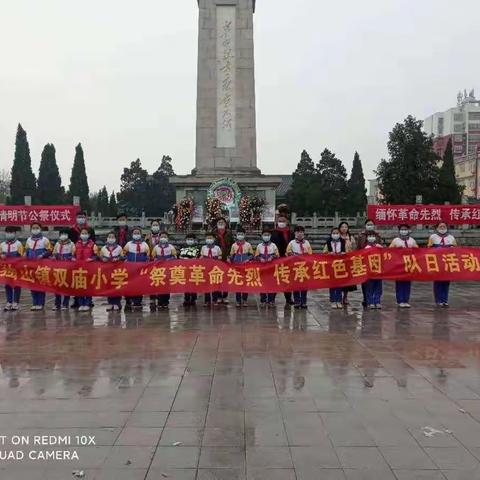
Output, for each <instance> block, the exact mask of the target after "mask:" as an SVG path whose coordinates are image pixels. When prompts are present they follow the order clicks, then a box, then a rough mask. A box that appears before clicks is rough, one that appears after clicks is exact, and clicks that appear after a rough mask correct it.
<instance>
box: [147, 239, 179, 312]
mask: <svg viewBox="0 0 480 480" xmlns="http://www.w3.org/2000/svg"><path fill="white" fill-rule="evenodd" d="M152 258H153V260H156V261H164V260H173V259H174V258H177V250H176V249H175V247H174V246H173V245H172V244H171V243H169V242H168V233H167V232H161V233H160V234H159V237H158V243H157V244H156V245H155V246H154V247H153V249H152ZM157 302H158V307H159V308H168V306H169V304H170V294H169V293H163V294H161V295H151V296H150V310H151V311H155V310H156V309H157Z"/></svg>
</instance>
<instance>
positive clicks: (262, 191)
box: [170, 173, 282, 224]
mask: <svg viewBox="0 0 480 480" xmlns="http://www.w3.org/2000/svg"><path fill="white" fill-rule="evenodd" d="M222 178H225V180H233V181H234V182H235V183H236V184H237V185H238V187H239V189H240V191H241V194H242V195H252V196H256V197H259V198H261V199H263V200H264V201H265V208H264V214H263V222H265V223H273V222H274V221H275V207H276V191H277V188H278V186H279V185H280V184H281V183H282V178H281V177H279V176H276V175H258V176H251V175H250V176H241V175H239V176H237V175H228V176H225V177H222V176H221V175H218V173H217V174H216V175H215V176H214V175H212V176H207V175H201V176H200V175H177V176H174V177H171V178H170V183H171V184H172V185H175V190H176V202H177V203H178V202H179V201H180V200H182V199H184V198H186V197H189V198H192V199H193V202H194V205H195V206H196V211H195V213H194V216H193V219H192V223H196V224H198V223H203V221H204V218H205V214H204V208H205V203H206V201H207V196H208V191H209V189H210V187H211V186H212V185H213V184H215V183H216V182H218V181H219V180H222ZM230 221H231V222H232V223H238V222H239V218H238V213H237V211H231V218H230Z"/></svg>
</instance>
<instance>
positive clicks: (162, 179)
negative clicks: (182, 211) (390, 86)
mask: <svg viewBox="0 0 480 480" xmlns="http://www.w3.org/2000/svg"><path fill="white" fill-rule="evenodd" d="M173 175H175V172H174V171H173V167H172V159H171V158H170V157H169V156H168V155H164V156H163V158H162V161H161V163H160V166H159V167H158V169H157V171H156V172H155V173H154V174H153V175H152V176H151V177H149V179H148V189H149V198H150V201H149V202H148V204H147V205H146V206H145V207H146V208H145V214H146V215H147V216H149V217H157V216H158V217H159V216H161V215H162V214H163V213H164V212H168V210H170V208H171V207H172V205H173V204H174V203H175V187H174V186H173V185H172V184H171V183H170V182H169V178H170V177H172V176H173Z"/></svg>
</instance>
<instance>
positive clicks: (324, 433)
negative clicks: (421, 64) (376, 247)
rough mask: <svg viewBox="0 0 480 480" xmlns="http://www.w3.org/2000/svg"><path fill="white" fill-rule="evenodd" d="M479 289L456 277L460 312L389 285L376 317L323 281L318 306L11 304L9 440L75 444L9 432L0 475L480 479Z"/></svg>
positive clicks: (3, 419) (0, 332)
mask: <svg viewBox="0 0 480 480" xmlns="http://www.w3.org/2000/svg"><path fill="white" fill-rule="evenodd" d="M478 292H479V289H478V285H475V284H456V285H454V286H453V287H452V292H451V308H450V309H448V310H447V309H437V308H436V307H434V306H433V305H432V303H433V302H432V294H431V285H428V284H422V285H420V284H418V285H415V288H414V296H413V299H412V304H413V305H414V308H412V309H411V310H409V311H398V310H397V309H396V308H395V307H394V298H393V292H392V285H391V284H387V288H386V294H385V296H384V309H383V310H381V311H371V312H363V310H362V309H361V306H360V295H359V292H355V293H354V294H353V295H351V305H350V306H349V307H348V310H347V311H345V312H344V311H330V309H329V303H328V298H327V296H328V292H325V291H321V292H315V293H312V294H311V295H310V306H309V309H308V310H307V311H294V310H284V308H283V298H282V299H280V300H279V302H278V303H279V304H278V307H277V308H276V309H269V310H267V311H265V310H260V309H259V308H258V306H257V305H256V303H255V299H251V305H250V307H249V308H246V309H236V308H235V306H233V305H230V306H229V307H228V308H223V307H219V308H217V309H215V310H206V309H204V308H202V307H198V308H197V309H196V310H185V309H184V308H183V307H182V306H181V304H180V300H181V299H180V297H175V298H174V301H173V305H172V308H171V309H170V311H168V312H165V311H161V312H156V313H150V312H147V309H145V311H144V312H143V313H131V314H128V315H126V316H125V314H123V313H122V314H107V313H106V312H105V309H104V306H102V302H103V300H102V299H96V307H95V309H94V311H93V314H88V313H87V314H78V313H73V312H59V313H57V312H50V311H46V312H45V313H35V314H34V313H30V312H27V311H26V308H25V311H21V312H18V313H15V314H14V313H2V314H1V316H0V319H1V323H0V367H1V376H0V440H1V436H2V435H4V436H7V437H9V438H10V440H11V438H12V436H13V435H28V436H30V439H32V438H33V437H34V436H35V435H37V436H38V435H54V436H55V438H58V437H64V436H70V438H71V442H72V444H70V445H67V446H65V445H63V446H54V445H50V446H43V447H40V446H32V445H31V444H30V445H29V446H16V447H12V446H11V445H6V444H5V445H1V443H0V478H1V479H3V478H5V479H8V480H15V479H22V480H24V479H29V480H32V479H33V480H35V479H42V480H47V479H48V480H56V479H69V478H75V477H73V476H72V472H74V471H76V472H79V471H83V474H84V477H83V478H85V479H87V480H91V479H97V480H107V479H111V480H123V479H125V480H127V479H128V480H137V479H142V480H145V479H148V480H151V479H163V478H166V479H179V480H183V479H191V480H193V479H197V480H214V479H217V480H229V479H235V480H246V479H248V480H253V479H255V480H267V479H272V480H273V479H275V480H294V479H296V480H318V479H328V480H337V479H343V480H345V479H348V480H351V479H368V480H372V479H381V480H389V479H397V480H407V479H449V480H453V479H455V480H459V479H465V480H466V479H468V480H472V479H480V375H479V363H480V362H479V361H480V298H479V295H478ZM26 296H27V295H25V297H26ZM77 436H79V437H80V438H81V439H86V440H85V442H88V439H89V438H90V437H94V442H95V445H93V444H92V443H90V444H88V443H87V445H86V446H82V447H76V446H75V439H76V438H77ZM82 441H83V440H82ZM50 443H51V440H50ZM9 450H21V451H22V452H25V459H24V460H23V461H21V462H20V461H15V460H1V455H2V452H5V451H9ZM32 450H34V451H39V450H42V451H44V450H49V451H52V450H59V451H62V452H63V451H67V452H68V454H66V456H67V457H68V456H69V455H70V454H72V452H73V451H77V452H78V456H79V460H75V459H74V460H68V458H67V459H65V460H58V459H57V460H54V459H50V460H45V461H43V460H38V459H35V458H33V459H31V458H28V457H29V455H30V452H31V451H32ZM64 455H65V454H64ZM57 458H58V457H57Z"/></svg>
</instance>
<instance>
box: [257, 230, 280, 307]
mask: <svg viewBox="0 0 480 480" xmlns="http://www.w3.org/2000/svg"><path fill="white" fill-rule="evenodd" d="M279 256H280V253H279V251H278V248H277V246H276V245H275V244H274V243H273V242H272V232H271V231H270V230H269V229H268V228H264V229H263V231H262V243H260V244H258V245H257V248H256V250H255V259H256V260H258V261H260V262H261V263H269V262H272V261H273V260H275V259H276V258H278V257H279ZM276 296H277V295H276V293H261V294H260V306H261V307H267V306H270V307H274V306H275V298H276Z"/></svg>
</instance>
